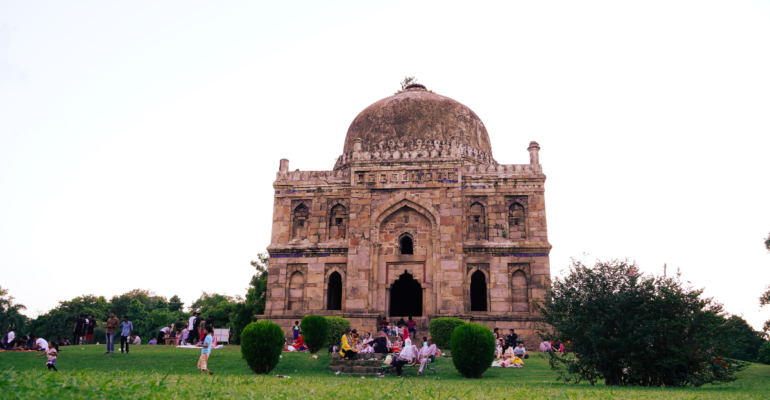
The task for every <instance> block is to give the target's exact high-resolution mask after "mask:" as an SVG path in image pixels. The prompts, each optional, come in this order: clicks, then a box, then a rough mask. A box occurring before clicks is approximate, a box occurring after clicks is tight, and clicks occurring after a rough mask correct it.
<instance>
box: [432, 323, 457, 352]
mask: <svg viewBox="0 0 770 400" xmlns="http://www.w3.org/2000/svg"><path fill="white" fill-rule="evenodd" d="M463 324H465V321H463V320H461V319H457V318H436V319H434V320H432V321H430V327H429V329H430V336H431V337H432V338H433V343H435V344H436V347H438V348H439V349H441V350H450V346H451V342H450V340H451V339H452V332H454V330H455V328H457V327H458V326H460V325H463Z"/></svg>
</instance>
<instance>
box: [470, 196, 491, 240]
mask: <svg viewBox="0 0 770 400" xmlns="http://www.w3.org/2000/svg"><path fill="white" fill-rule="evenodd" d="M484 211H485V210H484V206H483V205H482V204H481V203H473V204H472V205H471V208H470V210H469V212H468V224H467V226H468V239H470V240H487V219H486V213H485V212H484Z"/></svg>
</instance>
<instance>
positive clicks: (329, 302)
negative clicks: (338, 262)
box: [326, 271, 342, 310]
mask: <svg viewBox="0 0 770 400" xmlns="http://www.w3.org/2000/svg"><path fill="white" fill-rule="evenodd" d="M326 309H327V310H342V276H341V275H340V273H339V272H337V271H334V272H332V274H331V275H329V287H328V288H327V291H326Z"/></svg>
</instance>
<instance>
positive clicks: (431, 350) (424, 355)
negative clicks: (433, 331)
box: [417, 337, 436, 376]
mask: <svg viewBox="0 0 770 400" xmlns="http://www.w3.org/2000/svg"><path fill="white" fill-rule="evenodd" d="M435 355H436V345H435V344H433V338H432V337H429V338H428V345H427V346H423V348H422V349H421V350H420V353H419V354H418V357H419V360H420V370H419V371H417V376H420V374H422V370H423V369H424V368H425V365H427V364H428V357H430V356H435Z"/></svg>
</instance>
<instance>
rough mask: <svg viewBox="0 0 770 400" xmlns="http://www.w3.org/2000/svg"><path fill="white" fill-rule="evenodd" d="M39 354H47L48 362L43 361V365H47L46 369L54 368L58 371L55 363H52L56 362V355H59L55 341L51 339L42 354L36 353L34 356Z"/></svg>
mask: <svg viewBox="0 0 770 400" xmlns="http://www.w3.org/2000/svg"><path fill="white" fill-rule="evenodd" d="M40 356H48V362H46V363H45V366H46V367H48V371H51V370H54V371H57V372H58V371H59V370H58V369H56V365H54V364H56V357H58V356H59V345H58V344H56V342H54V341H53V340H52V341H51V343H50V344H49V347H48V348H47V349H45V352H44V353H43V354H38V355H36V356H35V357H40Z"/></svg>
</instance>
